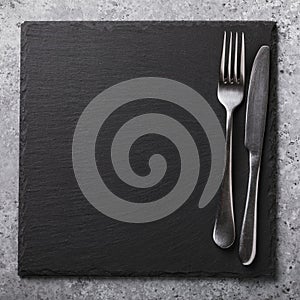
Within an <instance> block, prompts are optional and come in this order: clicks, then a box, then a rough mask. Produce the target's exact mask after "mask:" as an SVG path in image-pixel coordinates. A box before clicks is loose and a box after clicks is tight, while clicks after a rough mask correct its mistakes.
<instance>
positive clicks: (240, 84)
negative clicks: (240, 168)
mask: <svg viewBox="0 0 300 300" xmlns="http://www.w3.org/2000/svg"><path fill="white" fill-rule="evenodd" d="M232 40H233V34H232V32H230V36H229V47H228V49H227V50H228V51H226V48H227V47H226V44H227V37H226V32H224V39H223V49H222V56H221V65H220V76H219V82H218V90H217V95H218V99H219V101H220V102H221V104H222V105H223V106H224V107H225V109H226V145H225V146H226V149H225V150H226V151H225V171H224V178H223V182H222V184H221V198H220V202H219V206H218V210H217V215H216V219H215V225H214V230H213V240H214V242H215V243H216V244H217V245H218V246H219V247H221V248H228V247H230V246H231V245H232V244H233V243H234V240H235V221H234V211H233V198H232V125H233V111H234V109H235V108H236V107H237V106H238V105H239V104H240V103H241V102H242V100H243V98H244V85H245V37H244V33H242V34H241V42H240V44H241V46H240V51H238V48H239V34H238V33H235V43H234V44H235V45H234V46H233V41H232ZM233 47H234V49H233ZM227 52H228V55H226V54H227ZM233 52H234V53H233ZM238 53H240V54H238ZM233 55H234V56H233ZM232 56H233V57H232ZM238 56H239V59H238Z"/></svg>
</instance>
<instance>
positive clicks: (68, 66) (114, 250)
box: [19, 22, 274, 277]
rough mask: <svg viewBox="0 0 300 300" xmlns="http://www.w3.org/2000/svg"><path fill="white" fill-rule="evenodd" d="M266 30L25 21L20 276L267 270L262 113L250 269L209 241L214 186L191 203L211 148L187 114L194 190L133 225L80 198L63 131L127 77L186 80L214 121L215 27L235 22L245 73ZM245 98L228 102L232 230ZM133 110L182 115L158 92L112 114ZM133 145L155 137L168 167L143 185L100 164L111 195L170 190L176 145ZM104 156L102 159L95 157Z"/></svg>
mask: <svg viewBox="0 0 300 300" xmlns="http://www.w3.org/2000/svg"><path fill="white" fill-rule="evenodd" d="M273 29H274V23H272V22H25V23H23V24H22V39H21V107H20V113H21V116H20V192H19V200H20V208H19V275H20V276H32V275H51V276H53V275H61V276H62V275H63V276H64V275H78V276H79V275H80V276H81V275H88V276H93V275H100V276H200V275H210V276H215V275H219V276H243V277H245V276H246V277H253V276H260V275H265V276H269V275H272V274H273V273H274V258H273V245H274V243H273V232H274V228H273V223H272V213H271V208H272V205H273V198H272V195H271V194H272V191H271V189H270V188H271V178H272V175H273V174H272V171H273V169H272V167H271V165H272V163H273V161H274V151H273V148H272V147H273V145H272V139H273V136H272V134H273V133H272V126H273V123H272V122H271V121H272V120H271V117H270V116H271V114H270V113H269V114H268V121H267V130H266V136H265V147H264V154H263V159H262V167H261V184H260V187H259V207H258V212H259V216H258V218H259V226H258V249H257V257H256V259H255V261H254V263H253V264H252V265H251V266H249V267H244V266H242V265H241V263H240V261H239V258H238V254H237V250H238V243H237V242H236V243H235V244H234V246H233V247H232V248H231V249H228V250H226V251H224V250H221V249H219V248H218V247H216V246H215V244H214V243H213V241H212V238H211V236H212V229H213V223H214V217H215V212H216V205H217V202H218V194H216V196H215V197H214V199H213V201H211V202H210V203H209V204H208V205H207V206H206V207H205V208H202V209H199V208H198V202H199V197H200V196H199V195H201V193H202V191H203V189H204V186H205V183H206V179H207V176H208V174H209V170H210V158H211V152H210V149H209V146H208V145H207V137H206V135H205V133H204V132H203V129H202V128H201V126H198V127H197V126H196V125H195V126H194V125H193V124H194V123H193V122H192V123H191V124H192V125H191V131H193V130H194V135H195V137H196V139H197V146H199V145H200V154H201V178H200V177H199V180H198V182H197V187H196V188H195V190H194V192H193V193H192V195H191V196H190V198H189V199H188V201H186V202H185V203H184V205H183V206H182V207H180V209H178V210H176V211H175V212H174V213H172V214H170V215H168V216H167V217H165V218H162V219H160V220H157V221H154V222H149V223H141V224H133V223H126V222H120V221H117V220H115V219H112V218H109V217H107V216H106V215H104V214H102V213H101V212H99V211H98V210H97V209H95V208H94V207H93V206H92V205H91V204H90V203H89V202H88V201H87V200H86V199H85V197H84V196H83V194H82V193H81V190H80V189H79V186H78V184H77V181H76V178H75V176H74V171H73V167H72V139H73V134H74V130H75V127H76V124H77V122H78V119H79V117H80V115H81V113H82V111H83V110H84V109H85V107H86V106H87V105H88V104H89V103H90V101H91V100H92V99H93V98H94V97H95V96H97V95H98V94H99V93H101V92H102V91H104V90H105V89H107V88H109V87H111V86H113V85H115V84H117V83H119V82H122V81H124V80H128V79H132V78H137V77H162V78H169V79H172V80H176V81H178V82H181V83H184V84H186V85H188V86H190V87H191V88H193V89H194V90H196V91H197V92H199V93H201V95H202V96H203V97H204V98H205V99H206V100H207V101H208V102H209V104H210V106H211V107H212V109H213V110H214V112H215V114H216V115H217V117H218V118H219V120H220V122H221V124H222V127H223V128H224V126H225V124H224V123H225V122H224V121H225V112H224V109H223V107H222V106H221V104H220V103H219V102H218V100H217V98H216V87H217V80H218V69H219V59H220V50H221V46H222V36H223V32H224V30H228V31H230V30H231V31H239V32H241V31H244V32H245V36H246V71H247V80H248V79H249V73H250V69H251V64H252V62H253V59H254V56H255V54H256V52H257V50H258V49H259V47H260V46H261V45H263V44H266V45H270V46H271V45H272V31H273ZM245 105H246V101H244V102H243V104H242V105H241V106H240V107H238V109H237V110H236V113H235V119H234V122H235V123H234V134H233V141H234V142H233V143H234V151H233V157H234V165H233V180H234V196H235V213H236V224H237V233H238V234H239V233H240V227H241V222H242V214H243V209H244V202H245V194H246V187H247V173H248V166H247V164H248V158H247V151H246V150H245V148H244V146H243V139H244V118H245ZM140 109H144V110H145V111H147V110H150V111H154V112H159V111H160V112H162V113H168V110H169V113H172V114H173V117H174V118H178V119H180V120H181V121H182V122H185V117H188V116H186V115H185V114H184V113H181V112H179V111H176V107H173V108H171V109H169V108H168V107H163V105H162V103H159V99H151V101H148V102H143V103H142V104H141V105H140V106H139V105H138V106H135V107H131V108H126V107H125V108H124V109H123V111H122V112H121V113H120V114H119V115H117V116H116V117H115V119H114V120H115V122H121V123H122V121H124V119H126V116H128V115H130V114H131V115H134V114H135V111H136V110H140ZM120 120H121V121H120ZM187 123H188V121H187ZM119 125H120V124H119ZM114 126H115V123H114V122H111V123H109V124H108V125H107V130H108V133H107V134H108V135H109V134H110V133H111V132H112V131H113V130H114V129H113V128H114ZM187 126H188V125H187ZM193 126H194V127H193ZM110 130H111V131H110ZM156 139H159V140H156ZM102 141H103V140H101V139H100V138H99V137H98V139H97V143H96V148H95V157H96V161H97V164H98V169H100V171H101V170H102V171H101V172H103V168H104V173H105V170H106V168H108V169H109V163H108V162H107V160H105V159H103V155H104V157H105V158H107V157H106V156H105V154H103V149H102V150H101V147H102V144H101V143H102ZM140 143H141V145H137V146H138V149H142V148H141V147H143V143H144V147H146V149H148V150H149V149H150V150H149V151H150V153H152V154H153V151H154V153H155V150H157V149H156V148H157V145H158V144H159V145H160V153H162V154H163V155H165V156H166V158H167V159H169V162H172V161H173V162H174V163H173V164H172V163H170V167H171V168H172V171H171V172H169V175H168V176H169V177H168V178H167V179H166V180H165V182H164V183H163V186H160V188H157V189H152V190H151V193H150V194H149V193H148V194H145V193H144V191H143V190H134V189H132V190H130V187H128V186H122V184H120V183H119V182H118V179H117V178H115V177H114V176H113V174H112V173H111V171H107V173H108V174H106V175H105V176H107V178H108V179H107V182H108V184H110V185H112V186H113V185H118V184H119V185H118V193H119V194H120V195H121V196H122V197H124V199H126V200H127V201H132V202H147V201H152V200H155V199H158V198H159V197H160V196H161V193H163V192H164V191H165V190H171V189H172V187H173V186H172V177H176V176H178V168H180V161H179V163H178V153H177V152H176V149H173V148H172V145H171V144H170V143H169V142H168V140H165V139H164V138H162V137H159V136H149V137H148V139H145V140H143V141H141V142H140ZM153 145H154V146H153ZM169 147H171V148H169ZM102 148H103V147H102ZM106 150H107V149H106ZM101 151H102V152H101ZM141 153H142V152H141ZM141 153H140V155H146V156H144V158H145V157H147V155H148V154H147V153H146V154H143V153H142V154H141ZM203 157H204V158H203ZM133 160H134V158H133ZM102 161H103V163H104V165H103V166H104V167H103V166H102V167H101V166H100V167H99V164H101V162H102ZM135 171H136V172H138V173H140V174H142V173H143V172H145V165H143V164H142V165H140V164H139V163H137V164H136V165H135ZM176 172H177V173H176ZM179 172H180V169H179ZM176 174H177V175H176ZM166 175H167V174H166ZM128 188H129V189H128Z"/></svg>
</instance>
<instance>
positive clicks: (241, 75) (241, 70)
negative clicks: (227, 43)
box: [240, 32, 245, 84]
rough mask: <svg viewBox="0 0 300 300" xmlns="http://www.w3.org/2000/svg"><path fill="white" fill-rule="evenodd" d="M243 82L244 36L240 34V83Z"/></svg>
mask: <svg viewBox="0 0 300 300" xmlns="http://www.w3.org/2000/svg"><path fill="white" fill-rule="evenodd" d="M244 82H245V34H244V32H242V46H241V64H240V83H241V84H244Z"/></svg>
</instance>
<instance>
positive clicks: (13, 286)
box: [0, 0, 300, 300]
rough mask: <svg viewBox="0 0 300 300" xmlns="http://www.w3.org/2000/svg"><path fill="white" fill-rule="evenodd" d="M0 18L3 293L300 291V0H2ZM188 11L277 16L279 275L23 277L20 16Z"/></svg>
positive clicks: (270, 295)
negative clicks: (19, 264)
mask: <svg viewBox="0 0 300 300" xmlns="http://www.w3.org/2000/svg"><path fill="white" fill-rule="evenodd" d="M0 18H1V26H0V56H1V59H0V81H1V88H0V101H1V104H0V128H1V132H0V135H1V138H0V157H1V160H0V197H1V198H0V245H1V246H0V299H1V300H2V299H4V300H6V299H8V300H9V299H197V300H198V299H299V298H300V283H299V278H300V264H299V261H300V249H299V245H300V234H299V232H300V219H299V217H298V216H299V214H300V204H299V203H300V202H299V200H298V194H299V193H300V162H299V159H300V151H299V150H300V135H299V128H300V95H299V93H300V63H299V61H300V50H299V49H300V48H299V46H300V45H299V44H300V29H299V18H300V1H299V0H290V1H284V0H273V1H272V0H264V1H263V0H256V1H249V0H247V1H245V0H244V1H237V0H236V1H233V0H229V1H219V0H211V1H199V0H190V1H177V0H175V1H163V0H160V1H154V0H151V1H150V0H144V1H142V0H140V1H138V0H136V1H133V0H124V1H111V0H108V1H96V0H90V1H75V0H73V1H72V0H67V1H60V0H54V1H47V0H40V1H34V0H27V1H26V0H14V1H13V0H11V1H7V0H2V1H0ZM183 19H184V20H272V21H277V25H278V34H279V45H278V70H279V72H278V75H279V78H278V106H277V118H278V175H277V181H278V184H277V202H278V205H277V207H278V209H277V237H278V242H277V277H276V278H275V279H269V280H265V279H252V280H246V279H240V280H238V279H222V280H220V279H213V278H210V279H205V278H201V279H147V278H143V279H138V278H137V279H113V280H112V279H94V278H93V279H88V278H60V279H51V278H33V279H20V278H19V277H18V275H17V250H18V244H17V229H18V139H19V65H20V63H19V61H20V24H21V23H22V22H23V21H25V20H183ZM274 176H275V174H274Z"/></svg>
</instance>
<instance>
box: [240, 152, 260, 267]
mask: <svg viewBox="0 0 300 300" xmlns="http://www.w3.org/2000/svg"><path fill="white" fill-rule="evenodd" d="M249 169H250V171H249V181H248V191H247V199H246V206H245V211H244V218H243V225H242V231H241V236H240V245H239V256H240V259H241V262H242V263H243V265H245V266H248V265H250V264H251V263H252V262H253V260H254V258H255V255H256V236H257V191H258V179H259V169H260V155H258V154H254V153H251V152H250V153H249Z"/></svg>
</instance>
